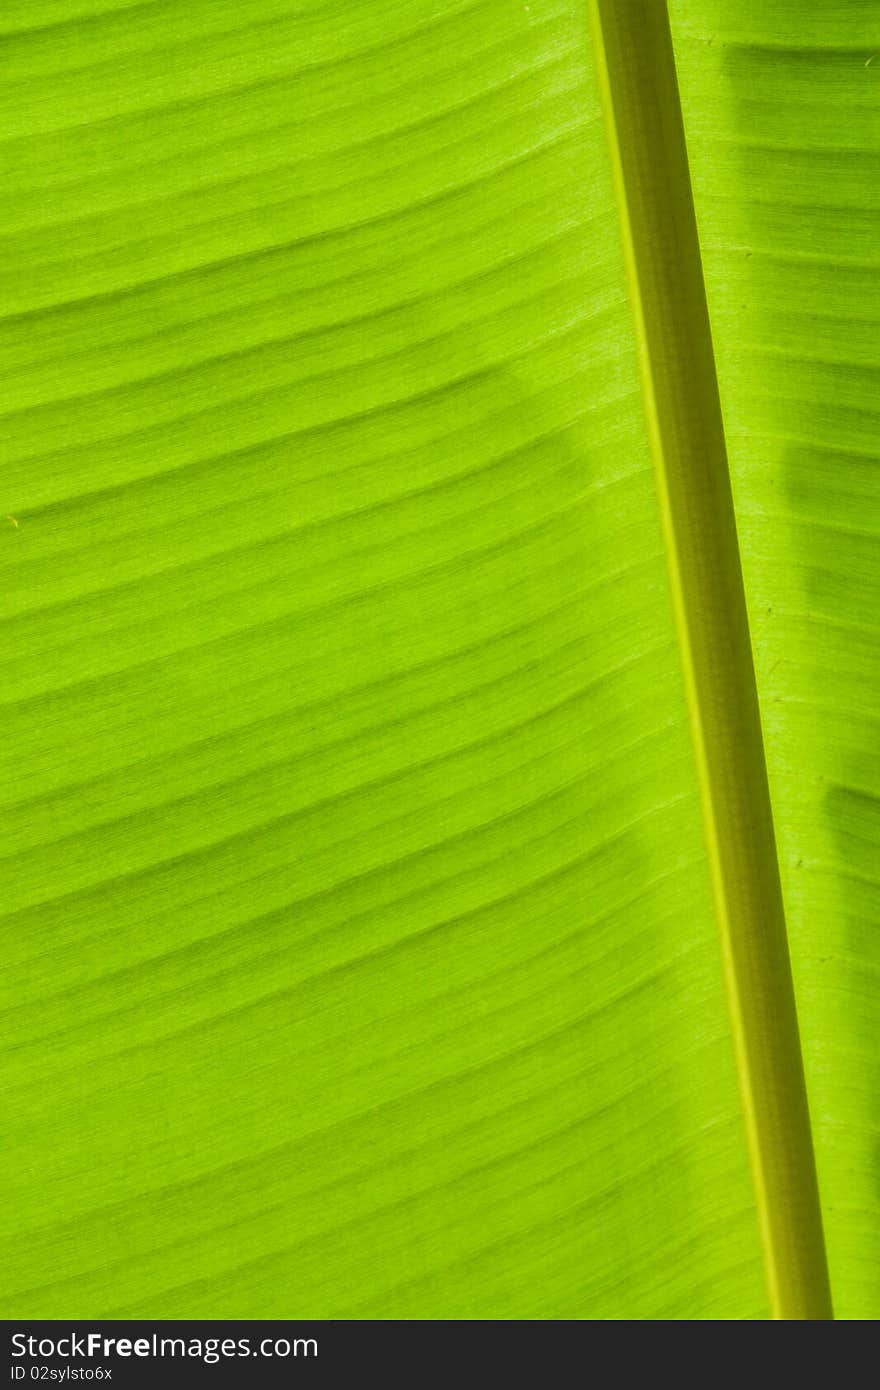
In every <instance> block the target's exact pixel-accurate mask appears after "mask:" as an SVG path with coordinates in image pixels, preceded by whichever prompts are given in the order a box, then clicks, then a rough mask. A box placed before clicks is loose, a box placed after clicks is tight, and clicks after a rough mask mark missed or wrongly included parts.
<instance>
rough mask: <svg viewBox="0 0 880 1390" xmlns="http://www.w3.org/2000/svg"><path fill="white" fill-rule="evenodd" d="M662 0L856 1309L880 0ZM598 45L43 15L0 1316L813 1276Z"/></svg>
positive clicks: (741, 1301) (515, 1312)
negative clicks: (641, 355)
mask: <svg viewBox="0 0 880 1390" xmlns="http://www.w3.org/2000/svg"><path fill="white" fill-rule="evenodd" d="M670 8H671V17H672V24H673V36H674V39H675V44H676V57H677V60H678V63H679V71H680V81H681V88H682V95H683V106H684V116H685V125H686V129H687V134H688V141H689V148H690V151H691V158H692V169H693V179H694V190H695V200H696V208H697V215H698V221H699V226H700V232H701V238H702V242H703V252H704V263H705V272H706V281H707V290H708V297H709V307H710V311H711V315H712V326H713V333H714V336H715V340H716V354H717V361H718V373H719V382H720V388H721V397H722V404H723V407H724V414H725V424H726V426H727V430H728V448H729V454H730V461H731V472H732V477H733V484H734V494H735V500H736V504H737V514H738V521H739V527H740V538H741V543H742V548H743V571H744V576H745V581H746V590H747V597H748V601H749V607H750V613H751V618H752V632H753V637H754V650H755V663H756V669H757V676H758V685H759V694H760V697H761V704H762V716H763V720H764V729H765V740H766V744H767V761H768V770H769V774H770V784H771V792H772V796H773V804H774V813H775V817H776V832H777V840H778V843H779V847H780V864H781V869H782V878H783V888H784V892H785V899H786V910H787V915H788V920H789V931H790V939H791V949H792V964H793V967H794V973H795V985H796V991H797V1000H798V1007H799V1013H800V1021H801V1036H802V1039H803V1048H804V1057H805V1065H806V1071H807V1082H808V1091H809V1097H810V1105H811V1113H812V1117H813V1125H814V1142H815V1146H816V1155H817V1162H818V1169H819V1180H820V1189H821V1193H822V1198H823V1214H824V1220H825V1228H826V1236H827V1241H828V1251H829V1259H830V1264H831V1272H832V1281H833V1285H834V1295H835V1300H836V1302H837V1303H838V1312H839V1314H840V1315H841V1316H844V1317H870V1316H872V1315H875V1314H876V1311H877V1306H878V1301H877V1275H876V1270H877V1268H878V1263H877V1250H878V1237H880V1203H878V1198H877V1189H876V1172H877V1162H876V1153H877V1142H878V1134H877V1116H876V1102H875V1101H874V1096H875V1095H876V1091H877V1082H878V1079H880V1078H878V1068H877V1064H876V1061H875V1060H874V1059H873V1055H872V1054H873V1048H874V1042H873V1038H874V1036H875V1034H876V1022H875V1021H876V1016H877V1013H876V1004H877V999H876V990H877V984H878V976H877V972H878V967H880V957H878V953H877V943H876V941H875V940H874V937H875V936H876V933H874V932H873V931H872V923H876V921H877V919H878V906H880V905H878V900H877V894H878V887H877V868H876V855H875V854H874V853H873V850H872V847H873V846H875V845H876V842H877V836H878V833H880V811H878V807H880V761H878V757H877V747H878V744H877V737H876V734H877V727H878V719H880V696H878V682H877V676H878V667H880V658H878V657H877V655H876V626H877V617H876V614H877V603H876V599H877V594H878V585H880V566H878V560H877V549H876V537H877V531H878V528H880V504H878V491H877V487H876V479H875V470H876V458H875V454H876V402H875V393H874V390H873V387H874V384H875V380H876V375H877V373H876V356H877V348H876V343H877V337H876V326H877V319H878V315H880V305H878V300H877V283H876V274H877V268H876V260H877V254H876V249H877V243H876V240H875V237H876V232H875V231H874V222H875V221H876V213H877V208H876V203H877V201H878V194H877V183H876V178H875V174H876V171H877V166H878V162H880V153H878V129H877V114H876V113H877V110H878V106H877V101H878V88H877V82H878V81H880V58H878V59H877V63H876V65H872V64H871V63H870V61H869V60H870V58H871V55H872V53H873V52H874V47H876V48H877V49H878V50H880V33H878V25H877V21H876V12H875V14H874V15H872V13H871V12H872V9H874V7H873V6H872V5H871V4H868V3H861V2H860V3H854V4H850V5H844V4H843V3H840V0H838V2H837V3H831V0H823V2H822V3H820V4H818V5H817V6H815V7H814V8H813V9H811V10H809V11H808V12H807V11H805V10H804V8H803V7H802V6H801V5H795V4H793V3H791V0H784V2H783V3H779V4H777V5H775V6H773V5H771V6H768V5H766V4H764V5H763V6H762V5H758V4H757V3H752V0H748V2H746V0H743V3H742V4H740V5H738V6H736V7H733V8H732V7H728V6H726V5H724V4H722V3H721V0H699V3H695V4H692V3H690V2H689V3H685V0H674V3H673V4H672V5H671V7H670ZM807 13H808V14H809V16H810V18H809V19H805V14H807ZM872 31H873V40H872V37H871V35H872ZM872 43H873V46H872ZM595 69H596V63H595V55H594V52H593V45H592V41H591V37H590V29H589V24H588V19H587V11H586V6H585V4H584V3H583V2H582V0H530V3H529V4H520V3H515V4H511V3H509V2H508V0H357V3H352V2H351V0H348V2H345V3H344V0H236V3H232V0H186V3H180V0H144V2H143V3H131V2H130V0H5V3H4V5H3V6H2V9H0V72H2V76H3V81H2V84H0V203H2V218H0V242H2V256H0V313H2V318H0V372H2V380H3V382H4V386H5V391H4V394H3V401H2V412H3V419H2V428H0V452H2V467H0V493H2V495H0V574H2V579H0V604H2V614H3V636H4V642H3V647H2V651H0V668H2V673H0V701H2V706H3V738H2V741H0V760H2V777H0V856H2V867H0V912H2V924H0V932H2V948H0V949H2V955H3V959H4V964H5V969H4V971H3V974H2V987H0V1038H2V1088H3V1102H2V1115H3V1120H2V1124H3V1158H2V1192H0V1197H2V1200H0V1269H2V1270H3V1274H2V1277H0V1315H2V1316H4V1317H7V1318H10V1317H16V1318H20V1317H33V1318H36V1317H43V1318H90V1317H91V1318H97V1317H143V1318H150V1319H161V1318H175V1317H182V1318H189V1317H192V1318H270V1317H297V1318H299V1317H309V1318H380V1319H393V1318H405V1319H410V1318H413V1319H415V1318H426V1319H451V1318H478V1319H492V1318H497V1319H519V1318H529V1319H561V1318H574V1319H580V1318H588V1319H614V1318H623V1319H628V1320H632V1319H704V1318H705V1319H763V1318H766V1317H768V1316H769V1315H770V1312H771V1308H770V1303H769V1301H768V1293H767V1288H766V1282H765V1274H764V1261H763V1256H762V1248H761V1238H760V1233H759V1221H758V1215H757V1208H756V1198H755V1193H754V1188H753V1183H752V1178H751V1174H750V1168H749V1158H748V1152H747V1144H746V1138H745V1129H744V1121H743V1114H742V1103H741V1088H742V1077H738V1076H737V1065H736V1062H735V1054H734V1047H733V1043H732V1040H731V1025H730V1021H729V1016H728V1005H727V998H726V988H725V976H724V964H723V959H722V952H721V950H720V948H719V934H718V927H717V923H716V910H715V906H714V903H713V893H712V882H711V874H710V863H709V856H708V853H707V849H706V841H705V834H704V825H703V820H704V811H703V806H702V802H701V795H700V788H699V784H698V777H697V769H696V766H695V759H694V753H693V749H692V741H691V733H690V727H689V715H688V708H687V702H686V696H685V686H684V682H683V678H682V673H681V654H680V651H679V640H678V637H677V632H676V625H675V622H674V619H673V609H672V603H671V598H670V590H669V582H668V579H667V556H666V554H665V548H664V540H663V532H662V528H661V516H660V507H659V504H658V497H657V487H656V483H655V477H654V470H653V465H652V461H651V453H650V448H649V439H648V431H647V428H646V424H645V414H644V408H643V400H642V388H641V384H640V374H639V364H638V352H639V342H638V340H637V332H636V330H635V329H634V326H633V318H632V313H631V307H630V302H629V295H628V290H627V277H626V272H625V263H624V248H623V246H622V243H621V236H620V230H619V208H618V197H617V194H616V192H615V187H614V183H613V177H612V172H613V171H612V162H611V157H610V154H609V146H608V138H607V129H606V120H605V116H604V115H603V110H602V106H601V103H600V98H599V90H598V83H597V75H596V70H595ZM872 1309H873V1313H872Z"/></svg>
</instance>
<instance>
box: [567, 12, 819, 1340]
mask: <svg viewBox="0 0 880 1390" xmlns="http://www.w3.org/2000/svg"><path fill="white" fill-rule="evenodd" d="M589 3H590V10H591V17H592V21H593V31H594V37H595V48H596V67H597V72H598V76H599V82H600V86H601V88H602V96H603V102H604V105H605V110H606V118H607V126H608V132H609V140H610V145H611V155H612V163H613V166H614V176H615V181H616V184H617V193H618V201H619V204H620V210H621V221H622V228H623V240H624V247H625V254H626V258H627V264H628V276H629V281H630V290H631V296H632V300H633V307H634V314H635V323H636V335H637V339H638V347H639V354H640V361H641V374H642V383H643V391H644V398H645V408H646V414H647V420H648V429H649V434H650V437H651V446H652V451H653V454H654V459H655V465H656V472H657V480H658V491H659V497H660V506H661V512H662V517H663V525H664V532H665V538H666V546H667V552H668V557H669V570H670V576H671V584H672V593H673V601H674V605H675V610H676V622H677V627H678V634H679V641H680V646H681V652H682V663H683V667H684V675H685V683H686V687H687V694H688V701H689V706H690V714H691V723H692V729H693V737H694V747H695V753H696V761H697V765H698V770H699V777H700V787H701V796H702V803H703V813H704V821H705V826H706V838H707V844H708V851H709V859H710V863H711V868H712V876H713V886H714V892H715V901H716V910H717V916H718V921H719V925H720V931H721V945H722V955H723V961H724V969H725V976H726V982H727V990H728V997H729V1001H730V1011H731V1020H732V1030H733V1035H734V1044H735V1053H736V1061H737V1069H738V1073H739V1081H740V1088H741V1093H742V1097H743V1105H744V1111H745V1119H746V1130H747V1135H748V1142H749V1149H750V1157H751V1164H752V1171H753V1177H754V1183H755V1192H756V1199H757V1207H758V1217H759V1223H760V1227H761V1236H762V1241H763V1247H764V1257H765V1264H766V1269H767V1278H768V1285H769V1293H770V1303H771V1309H772V1313H773V1316H774V1317H776V1318H782V1319H814V1318H815V1319H826V1318H830V1317H831V1316H832V1310H831V1294H830V1288H829V1282H828V1271H827V1263H826V1257H825V1246H824V1238H823V1232H822V1214H821V1208H820V1203H819V1194H818V1187H817V1181H816V1168H815V1160H814V1156H813V1145H812V1134H811V1129H810V1121H809V1113H808V1107H807V1096H806V1088H805V1084H804V1074H803V1063H802V1059H801V1049H800V1037H799V1033H798V1024H797V1014H796V1009H795V999H794V988H793V984H792V978H791V968H790V964H789V956H788V940H787V935H786V927H785V914H784V907H783V900H782V891H781V887H780V880H779V866H778V861H777V854H776V844H775V837H774V832H773V820H772V814H771V806H770V794H769V789H768V782H767V771H766V765H765V761H764V747H763V739H762V734H761V723H760V714H759V708H758V697H757V690H756V685H755V674H754V667H753V661H752V649H751V642H750V635H749V627H748V617H747V612H746V603H745V596H744V591H743V582H742V574H741V568H740V555H739V548H738V542H737V534H736V524H735V518H734V510H733V499H732V494H731V486H730V475H729V470H728V463H727V452H726V447H725V439H724V431H723V425H722V419H721V408H720V402H719V397H718V386H717V380H716V375H715V364H714V358H713V353H712V341H711V334H710V328H709V317H708V311H707V307H706V298H705V290H704V286H703V277H702V267H701V262H700V252H699V242H698V237H697V228H696V220H695V216H694V208H693V199H692V194H691V187H690V175H689V167H688V160H687V151H686V147H685V139H684V129H683V124H682V117H681V109H680V104H679V96H678V85H677V80H676V73H675V63H674V57H673V50H672V41H671V37H670V30H669V19H668V15H667V9H666V4H665V0H589Z"/></svg>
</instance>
